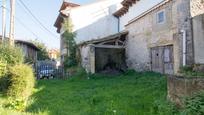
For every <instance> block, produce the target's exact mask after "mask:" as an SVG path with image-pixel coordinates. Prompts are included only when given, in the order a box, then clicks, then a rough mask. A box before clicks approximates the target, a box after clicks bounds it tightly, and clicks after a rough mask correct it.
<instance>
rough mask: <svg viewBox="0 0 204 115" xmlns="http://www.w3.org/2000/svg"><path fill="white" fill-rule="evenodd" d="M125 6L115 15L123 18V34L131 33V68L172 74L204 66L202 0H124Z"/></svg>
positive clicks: (121, 22)
mask: <svg viewBox="0 0 204 115" xmlns="http://www.w3.org/2000/svg"><path fill="white" fill-rule="evenodd" d="M122 4H123V7H122V8H121V9H120V10H119V11H117V12H116V13H114V15H115V16H117V17H119V18H120V29H121V31H123V30H126V31H129V34H128V39H127V42H126V57H127V59H126V62H127V65H128V67H129V68H132V69H135V70H137V71H144V70H147V71H149V70H152V71H156V72H160V73H166V74H173V73H177V72H178V71H179V69H180V67H182V66H186V65H192V64H204V63H203V60H202V59H204V57H203V54H204V52H202V49H203V46H204V44H203V42H204V38H203V34H204V33H203V32H200V31H198V29H199V30H201V31H203V29H202V28H203V27H201V26H203V25H202V24H201V23H203V22H202V20H203V19H201V18H202V16H201V15H202V14H203V11H204V8H203V6H204V3H203V1H202V0H154V1H152V0H140V1H137V0H132V1H131V0H124V1H123V2H122ZM134 12H135V13H134ZM198 15H200V16H198ZM196 16H198V17H196ZM198 18H199V19H198ZM198 20H199V21H198ZM198 25H199V27H198ZM198 43H199V44H198Z"/></svg>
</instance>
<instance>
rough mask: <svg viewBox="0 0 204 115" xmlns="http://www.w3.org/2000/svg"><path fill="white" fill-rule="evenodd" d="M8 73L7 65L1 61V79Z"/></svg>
mask: <svg viewBox="0 0 204 115" xmlns="http://www.w3.org/2000/svg"><path fill="white" fill-rule="evenodd" d="M6 73H7V63H6V61H3V60H2V59H0V78H1V77H4V76H5V75H6Z"/></svg>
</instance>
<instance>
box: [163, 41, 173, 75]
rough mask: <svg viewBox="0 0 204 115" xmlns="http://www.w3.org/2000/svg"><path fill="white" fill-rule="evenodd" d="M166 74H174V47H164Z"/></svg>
mask: <svg viewBox="0 0 204 115" xmlns="http://www.w3.org/2000/svg"><path fill="white" fill-rule="evenodd" d="M163 54H164V73H165V74H174V67H173V66H174V59H173V46H172V45H171V46H165V47H164V53H163Z"/></svg>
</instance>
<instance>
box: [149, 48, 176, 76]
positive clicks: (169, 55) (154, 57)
mask: <svg viewBox="0 0 204 115" xmlns="http://www.w3.org/2000/svg"><path fill="white" fill-rule="evenodd" d="M173 65H174V61H173V46H172V45H169V46H161V47H154V48H151V69H152V71H154V72H159V73H163V74H173V73H174V69H173Z"/></svg>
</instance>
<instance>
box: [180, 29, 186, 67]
mask: <svg viewBox="0 0 204 115" xmlns="http://www.w3.org/2000/svg"><path fill="white" fill-rule="evenodd" d="M181 33H182V36H183V40H182V41H183V66H186V30H181Z"/></svg>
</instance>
